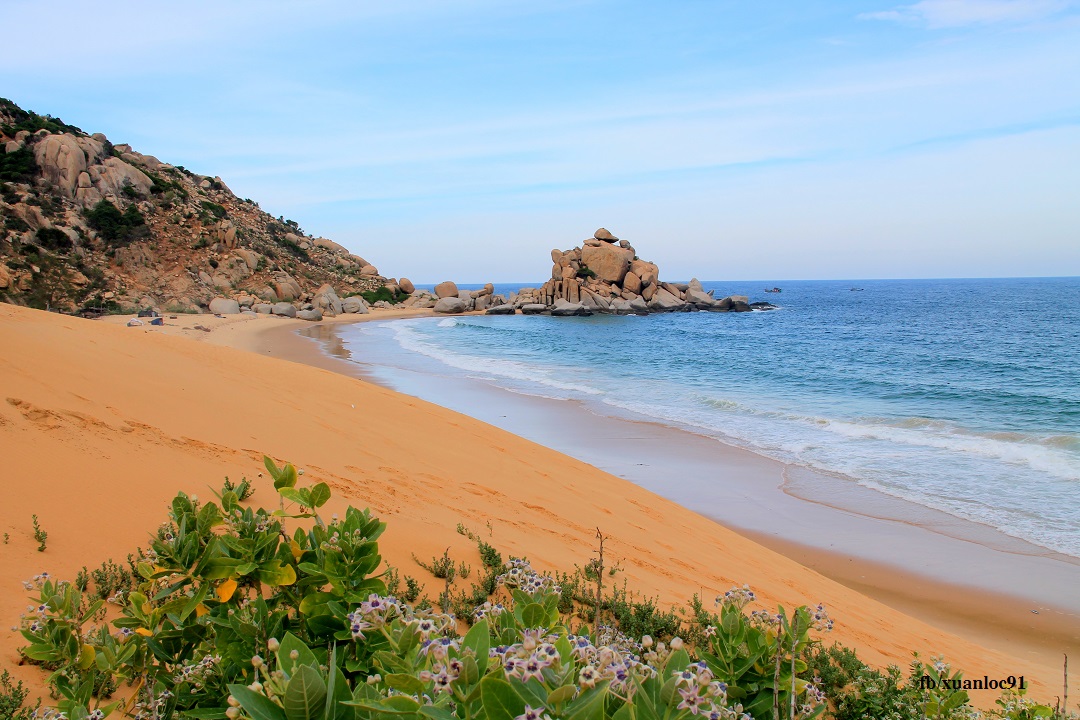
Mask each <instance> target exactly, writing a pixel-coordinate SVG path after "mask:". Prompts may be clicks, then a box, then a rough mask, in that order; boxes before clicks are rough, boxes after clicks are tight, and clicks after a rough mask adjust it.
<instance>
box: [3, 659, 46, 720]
mask: <svg viewBox="0 0 1080 720" xmlns="http://www.w3.org/2000/svg"><path fill="white" fill-rule="evenodd" d="M29 694H30V691H29V690H27V689H26V688H25V687H23V683H22V680H20V681H19V682H17V683H12V682H11V674H10V673H8V671H7V670H4V671H3V672H2V673H0V718H4V719H5V720H31V719H32V718H34V717H35V711H36V710H37V708H38V706H40V705H41V701H40V700H39V701H38V703H37V705H35V706H34V707H33V708H28V707H23V703H24V702H26V696H27V695H29Z"/></svg>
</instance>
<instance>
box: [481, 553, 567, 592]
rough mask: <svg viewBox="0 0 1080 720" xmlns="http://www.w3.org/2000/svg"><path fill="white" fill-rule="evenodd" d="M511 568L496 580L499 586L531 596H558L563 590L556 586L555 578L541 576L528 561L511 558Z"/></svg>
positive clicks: (509, 566)
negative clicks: (517, 589) (540, 594)
mask: <svg viewBox="0 0 1080 720" xmlns="http://www.w3.org/2000/svg"><path fill="white" fill-rule="evenodd" d="M507 567H508V568H509V569H508V570H507V571H506V572H505V573H503V574H502V575H500V576H499V577H497V578H495V581H496V582H497V583H498V584H499V585H505V586H506V587H508V588H519V589H520V590H522V591H523V592H525V593H528V594H529V595H535V594H536V593H539V592H544V593H553V594H555V595H558V594H559V593H561V592H562V588H561V587H559V586H558V585H557V584H555V578H553V577H551V576H550V575H541V574H539V573H537V572H536V571H535V570H533V569H532V565H530V564H529V561H528V560H523V559H521V558H511V559H510V562H509V563H507Z"/></svg>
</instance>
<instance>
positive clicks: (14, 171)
mask: <svg viewBox="0 0 1080 720" xmlns="http://www.w3.org/2000/svg"><path fill="white" fill-rule="evenodd" d="M36 172H37V161H36V160H35V159H34V151H33V150H31V149H30V148H29V147H21V148H19V149H18V150H16V151H15V152H10V153H4V152H0V182H13V183H28V182H33V180H34V174H35V173H36Z"/></svg>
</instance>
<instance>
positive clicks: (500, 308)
mask: <svg viewBox="0 0 1080 720" xmlns="http://www.w3.org/2000/svg"><path fill="white" fill-rule="evenodd" d="M516 312H517V310H516V309H515V308H514V306H513V305H495V306H494V307H489V308H488V309H487V312H486V313H485V314H487V315H513V314H514V313H516Z"/></svg>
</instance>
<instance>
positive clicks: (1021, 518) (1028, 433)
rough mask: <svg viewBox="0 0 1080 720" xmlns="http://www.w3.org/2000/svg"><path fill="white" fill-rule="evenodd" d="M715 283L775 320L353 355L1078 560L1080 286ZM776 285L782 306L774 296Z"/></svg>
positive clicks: (496, 328)
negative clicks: (559, 409)
mask: <svg viewBox="0 0 1080 720" xmlns="http://www.w3.org/2000/svg"><path fill="white" fill-rule="evenodd" d="M703 284H704V286H705V288H706V289H707V290H708V289H715V290H716V296H717V297H722V296H724V295H727V294H732V293H738V294H749V295H751V300H770V301H771V302H774V303H776V304H778V305H779V306H780V308H779V309H778V310H774V311H770V312H754V313H737V314H735V313H727V314H716V313H682V314H672V315H652V316H648V317H612V316H594V317H591V318H551V317H543V316H532V317H525V316H520V315H519V316H513V317H486V316H477V317H456V318H431V319H420V320H410V321H402V322H388V323H367V324H363V325H357V326H352V327H349V328H348V329H346V330H345V331H344V332H343V335H342V339H343V341H344V342H345V344H346V346H347V347H348V346H351V345H358V344H363V345H365V346H366V348H370V347H372V346H373V345H378V343H372V342H371V341H372V340H376V339H378V338H381V339H382V340H383V341H385V342H390V343H393V344H395V345H396V346H400V348H401V349H404V350H405V351H408V352H406V353H399V359H398V360H397V361H396V362H402V361H401V360H400V357H404V358H405V360H404V362H405V363H406V364H408V365H410V366H411V367H410V369H414V370H419V371H421V372H428V373H431V372H434V373H446V374H451V375H466V376H469V377H471V378H475V379H479V380H481V381H484V382H488V383H492V384H495V385H498V386H501V387H504V388H507V389H509V390H512V391H515V392H519V393H526V394H532V395H540V396H546V397H553V398H562V399H575V400H579V401H581V402H584V403H585V404H587V405H588V406H589V408H590V409H592V410H593V411H595V412H601V413H605V412H606V413H611V414H617V415H620V416H630V417H640V418H647V419H650V420H655V421H659V422H662V423H666V424H669V425H673V426H675V427H681V428H684V429H688V430H692V431H694V432H697V433H700V434H705V435H708V436H712V437H715V438H716V439H718V440H721V441H723V442H726V443H730V444H734V445H738V446H741V447H745V448H748V449H751V450H753V451H756V452H758V453H761V454H763V455H766V456H769V457H773V458H776V459H778V460H782V461H784V462H789V463H794V464H798V465H803V466H807V467H811V468H814V469H816V470H818V471H822V472H825V473H828V474H831V475H834V476H837V477H841V478H846V479H848V480H850V481H851V482H856V483H860V484H862V485H865V486H868V487H872V488H876V489H878V490H881V491H883V492H886V493H889V494H891V495H895V496H897V497H901V498H904V499H906V500H910V501H913V502H916V503H919V504H922V505H925V506H927V507H931V508H935V509H938V510H943V511H945V512H948V513H951V514H953V515H956V516H959V517H962V518H966V519H969V520H974V521H977V522H981V523H985V524H987V525H990V526H993V527H995V528H998V529H1000V530H1002V531H1003V532H1005V533H1007V534H1010V535H1013V536H1015V537H1019V538H1023V539H1025V540H1028V541H1031V542H1033V543H1035V544H1038V545H1041V546H1043V547H1046V548H1049V549H1052V550H1056V551H1059V552H1063V553H1066V554H1069V555H1073V556H1076V557H1080V278H1049V279H1047V278H1038V279H1001V280H983V279H980V280H898V281H892V280H889V281H883V280H873V281H872V280H863V281H854V282H853V281H828V282H825V281H800V282H786V283H773V282H769V283H749V282H737V283H726V282H706V283H703ZM774 284H780V285H781V286H782V288H783V292H781V293H773V294H765V293H763V292H762V290H763V289H764V288H765V287H766V286H767V287H772V286H773V285H774ZM516 287H518V286H517V285H515V286H513V289H516ZM852 287H858V288H862V289H861V290H859V291H852V289H851V288H852ZM509 289H511V286H502V287H497V288H496V291H497V292H500V291H506V290H509ZM361 354H362V356H364V357H367V356H368V355H369V353H368V351H367V349H365V350H364V351H363V353H361Z"/></svg>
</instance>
